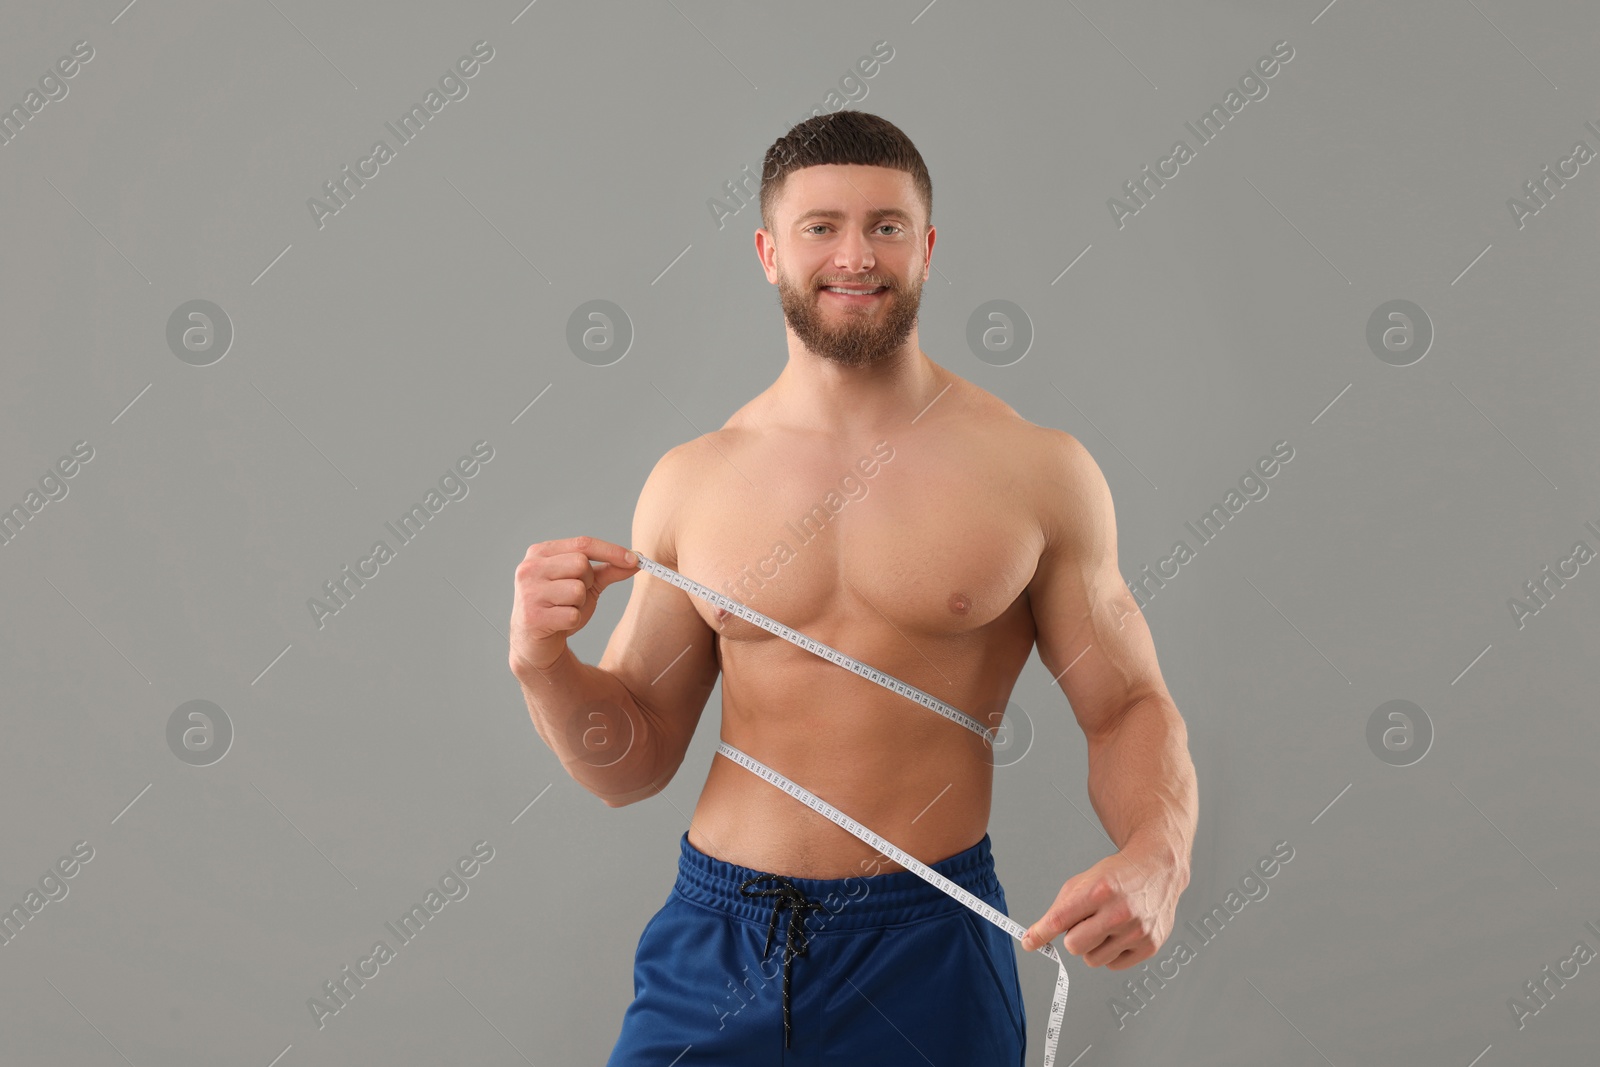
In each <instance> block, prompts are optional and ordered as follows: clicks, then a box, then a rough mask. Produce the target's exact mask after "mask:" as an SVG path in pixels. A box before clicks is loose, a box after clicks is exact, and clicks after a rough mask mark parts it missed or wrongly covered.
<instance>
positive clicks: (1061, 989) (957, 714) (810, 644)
mask: <svg viewBox="0 0 1600 1067" xmlns="http://www.w3.org/2000/svg"><path fill="white" fill-rule="evenodd" d="M636 554H637V555H638V556H639V568H640V569H641V570H644V571H647V572H649V573H650V574H653V575H655V576H656V577H657V578H660V579H661V580H663V581H666V582H670V583H672V584H673V585H675V586H677V587H678V588H679V589H682V590H684V591H685V592H688V593H693V594H694V595H695V596H697V597H700V598H701V599H703V600H708V601H710V602H711V603H713V604H715V605H717V606H718V607H720V608H723V609H725V610H727V611H729V612H731V613H733V614H735V615H737V616H739V617H740V618H741V619H744V620H745V621H746V622H751V623H754V624H755V625H757V626H759V627H761V628H762V629H764V630H769V631H771V632H772V633H775V634H777V635H778V636H779V637H783V638H787V639H788V640H790V641H793V642H794V643H795V644H797V645H799V646H800V647H801V648H803V649H805V650H806V651H808V652H813V653H815V654H816V655H818V656H821V657H822V658H823V659H825V660H828V661H829V662H831V663H837V664H838V665H839V666H841V667H844V668H846V669H848V670H851V671H854V672H855V673H857V674H859V675H861V676H862V677H863V678H866V679H868V680H870V681H873V682H877V683H878V684H879V685H881V686H883V687H884V688H885V689H892V690H894V691H895V692H896V693H899V694H900V695H901V696H904V697H909V698H910V699H912V700H915V701H916V702H917V703H919V704H921V705H923V706H924V707H928V708H932V709H933V710H934V711H937V712H938V713H939V714H940V715H943V716H944V717H945V718H947V719H950V720H951V721H953V722H957V723H960V724H961V725H962V726H965V727H966V728H967V729H969V730H972V731H973V732H974V733H976V734H978V735H979V736H981V737H983V738H984V740H986V741H989V742H990V743H991V744H992V743H993V741H994V733H995V731H993V730H991V729H989V728H988V727H985V726H983V725H982V724H980V723H979V722H978V721H977V720H976V719H974V718H973V717H972V716H970V715H968V714H966V713H965V712H963V711H959V710H957V709H956V708H953V707H951V706H950V705H949V704H946V703H945V702H944V701H942V700H940V699H939V698H938V697H936V696H932V695H931V694H928V693H925V692H923V691H922V690H920V689H918V688H917V687H916V686H912V685H907V684H906V683H905V682H902V681H900V679H898V678H895V677H894V676H892V675H888V674H885V673H883V672H882V671H880V670H877V669H876V668H873V667H869V666H867V665H866V664H865V663H862V662H860V661H859V660H855V659H852V658H850V657H849V656H847V655H845V654H844V653H843V652H840V651H838V650H837V649H834V648H830V647H828V646H827V645H825V644H823V643H822V642H821V641H814V640H812V639H811V638H809V637H807V636H806V635H805V634H803V633H801V632H800V631H798V630H795V629H791V628H790V627H788V626H785V625H783V624H782V623H780V622H774V621H773V620H772V619H769V618H767V617H766V616H765V615H763V614H761V613H760V612H759V611H756V610H755V609H754V608H750V607H747V606H746V605H744V604H741V603H739V602H738V601H737V600H732V599H730V598H728V597H725V596H723V595H722V594H721V593H718V592H716V591H715V590H713V589H708V588H706V587H705V586H703V585H701V584H700V583H699V582H696V581H692V580H690V579H688V578H685V577H684V576H683V575H681V574H679V573H678V572H677V571H675V570H673V569H672V568H671V567H667V566H664V565H662V564H660V563H657V562H656V561H655V560H653V559H651V558H649V557H648V556H645V555H644V554H642V553H636ZM717 751H718V752H719V753H721V754H722V755H724V756H726V757H727V758H728V759H731V760H733V761H734V762H735V763H737V764H739V765H740V766H742V767H744V768H745V769H746V770H748V771H751V772H753V773H755V774H757V775H759V776H760V777H762V778H765V779H766V780H767V781H769V782H771V783H772V784H773V785H775V786H777V787H778V788H779V789H782V790H783V791H784V792H785V793H788V794H789V795H790V796H792V797H794V798H795V799H796V800H798V801H800V802H801V803H803V804H805V805H806V806H807V807H809V808H811V809H812V810H813V811H815V812H817V813H818V814H819V815H822V816H824V817H825V818H827V819H830V820H832V821H833V822H835V823H837V824H838V825H839V826H841V827H843V828H844V829H846V830H848V831H849V832H850V833H852V834H854V835H855V836H856V837H859V838H860V839H861V840H863V841H865V842H866V843H867V844H869V845H871V846H872V847H873V848H875V849H877V850H878V851H879V852H881V853H882V854H883V855H884V856H886V857H888V858H889V859H892V860H894V861H895V862H896V863H898V864H900V865H901V866H902V867H904V868H906V869H907V870H909V871H912V872H914V873H915V874H917V875H918V876H919V877H921V878H922V879H923V881H925V882H928V883H930V884H932V885H933V886H935V887H936V888H938V889H940V890H942V891H943V892H945V893H947V894H949V895H950V896H952V897H954V898H955V899H956V900H958V901H960V902H961V903H963V904H965V905H966V906H967V907H969V908H971V909H972V910H973V911H975V912H977V913H978V914H979V915H981V916H983V917H984V918H985V919H988V920H989V921H990V922H992V923H994V924H995V925H996V926H998V927H1000V929H1002V930H1004V931H1005V932H1006V933H1008V934H1010V935H1011V936H1012V937H1014V938H1016V939H1017V940H1018V941H1021V940H1022V939H1023V937H1024V936H1025V935H1026V934H1027V932H1028V930H1027V928H1026V927H1025V926H1023V925H1022V924H1021V923H1019V922H1017V921H1016V920H1015V919H1012V918H1011V917H1010V916H1008V915H1005V914H1003V913H1002V912H1000V911H999V910H998V909H996V908H993V907H991V906H989V905H988V904H986V903H985V902H984V901H982V900H980V899H978V898H977V897H975V896H973V895H972V894H971V893H969V892H967V891H966V890H965V889H963V888H961V887H960V886H958V885H956V884H955V883H954V882H952V881H951V880H950V879H948V878H946V877H945V876H944V875H942V874H940V873H939V872H938V871H936V870H934V869H933V868H932V867H929V866H928V865H927V864H925V863H923V862H922V861H921V860H919V859H917V858H916V857H915V856H913V855H911V854H910V853H909V852H906V851H904V850H903V849H900V848H897V847H896V846H894V845H892V844H890V843H889V842H888V841H885V840H884V839H883V838H881V837H879V836H878V835H877V834H875V833H873V832H872V831H871V830H869V829H867V828H866V827H865V826H862V825H861V824H860V823H858V822H856V821H855V820H854V819H852V818H851V817H850V816H848V815H846V814H845V813H844V812H842V811H840V810H839V809H838V808H836V807H834V806H833V805H832V804H829V803H828V802H827V801H826V800H823V799H822V798H821V797H819V796H817V795H816V794H814V793H811V792H808V791H807V790H806V789H804V788H802V787H801V786H798V785H796V784H795V783H793V782H791V781H790V780H789V779H787V778H785V777H784V776H783V775H781V774H779V773H778V772H777V771H775V770H773V769H772V768H770V767H768V766H766V765H765V764H763V763H760V762H759V761H757V760H755V759H753V758H751V757H750V756H748V755H746V754H745V753H743V752H741V751H739V750H738V749H736V748H734V747H733V746H732V745H730V744H728V743H727V742H726V741H720V740H719V741H718V742H717ZM1038 951H1039V954H1040V955H1042V956H1046V957H1048V958H1049V959H1052V960H1054V961H1055V964H1056V991H1055V995H1054V996H1053V997H1052V998H1051V1000H1050V1022H1049V1023H1048V1024H1047V1025H1046V1026H1045V1031H1044V1067H1052V1065H1053V1064H1054V1063H1055V1059H1056V1044H1057V1042H1058V1041H1060V1039H1061V1020H1062V1017H1063V1016H1064V1015H1066V1011H1067V965H1066V963H1065V962H1064V961H1063V960H1062V959H1061V955H1060V953H1058V952H1057V951H1056V947H1055V945H1054V944H1053V943H1051V942H1046V943H1045V944H1044V945H1043V946H1041V947H1040V948H1039V950H1038Z"/></svg>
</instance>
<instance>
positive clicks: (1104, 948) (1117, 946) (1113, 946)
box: [1077, 932, 1138, 967]
mask: <svg viewBox="0 0 1600 1067" xmlns="http://www.w3.org/2000/svg"><path fill="white" fill-rule="evenodd" d="M1137 941H1138V937H1137V936H1136V935H1135V934H1134V933H1132V932H1127V933H1122V932H1119V933H1113V934H1111V935H1109V936H1107V937H1105V938H1103V939H1102V940H1101V941H1100V942H1099V943H1098V944H1096V945H1094V946H1093V947H1091V948H1088V949H1086V950H1084V951H1083V952H1080V953H1077V955H1079V956H1081V957H1082V959H1083V962H1084V965H1085V966H1088V967H1100V966H1103V965H1105V964H1108V963H1111V962H1112V961H1113V960H1116V959H1118V958H1120V957H1121V956H1122V955H1123V954H1124V953H1126V952H1132V951H1137V946H1136V942H1137Z"/></svg>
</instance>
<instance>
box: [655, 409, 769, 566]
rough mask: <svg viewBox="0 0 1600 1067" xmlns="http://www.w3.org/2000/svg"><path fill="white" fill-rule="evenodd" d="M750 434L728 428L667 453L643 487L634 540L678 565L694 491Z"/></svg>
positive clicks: (658, 557) (664, 560) (660, 559)
mask: <svg viewBox="0 0 1600 1067" xmlns="http://www.w3.org/2000/svg"><path fill="white" fill-rule="evenodd" d="M747 437H748V431H741V430H737V429H729V428H723V429H721V430H714V431H712V432H711V433H707V434H701V435H700V436H699V437H696V438H693V439H691V440H688V441H684V442H683V443H682V444H678V445H674V446H673V447H671V448H669V449H667V451H666V452H664V453H662V455H661V457H660V458H659V459H657V460H656V462H655V465H654V466H653V467H651V469H650V473H649V474H648V475H647V476H646V477H645V480H644V486H643V488H641V489H640V490H639V502H638V504H637V506H636V507H635V508H634V518H633V530H634V534H633V544H634V545H635V546H637V547H639V548H640V549H641V550H642V551H643V552H644V553H645V554H646V555H647V556H649V557H650V558H651V559H654V560H656V561H657V562H659V563H663V564H665V565H667V566H669V567H673V568H676V567H677V564H678V544H677V534H678V531H679V529H680V528H681V518H682V517H683V516H685V515H688V514H690V509H692V507H693V503H694V499H695V495H696V494H697V493H698V492H699V491H700V490H701V489H702V488H703V487H705V486H706V485H707V484H709V482H710V481H711V479H713V478H714V476H715V474H716V471H717V468H718V465H719V464H725V463H726V461H727V457H728V456H729V454H730V453H733V452H735V451H736V450H737V449H739V448H741V447H743V446H744V444H745V443H746V438H747ZM652 547H653V548H654V551H652V550H651V549H652Z"/></svg>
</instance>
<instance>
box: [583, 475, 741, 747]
mask: <svg viewBox="0 0 1600 1067" xmlns="http://www.w3.org/2000/svg"><path fill="white" fill-rule="evenodd" d="M677 452H678V450H677V449H674V450H672V451H670V452H668V453H667V454H666V455H665V456H663V457H662V458H661V459H660V460H659V461H658V462H657V463H656V466H655V468H654V469H653V470H652V471H651V472H650V476H649V477H648V478H647V479H646V481H645V485H644V488H643V489H642V490H641V491H640V493H639V502H638V505H637V506H636V507H635V509H634V516H633V531H632V540H631V541H630V542H629V547H630V548H633V549H635V550H636V551H639V552H642V553H644V554H645V555H646V556H648V557H650V558H651V559H653V560H655V561H656V562H657V563H660V564H662V565H664V566H667V567H671V568H672V569H673V570H677V567H678V559H677V547H676V545H675V544H674V541H673V529H674V521H673V508H674V507H675V505H676V503H677V501H678V499H679V498H680V495H681V487H680V486H679V485H677V484H676V483H677V480H678V478H679V477H681V456H680V455H679V454H677ZM599 665H600V667H601V668H602V669H604V670H607V671H610V672H611V673H612V674H613V675H615V676H616V677H617V678H619V679H621V681H622V683H623V684H624V685H625V686H627V688H628V692H630V693H631V694H633V698H634V700H636V701H637V702H638V703H639V705H640V707H641V708H643V709H644V710H645V711H646V712H648V713H649V715H650V719H651V722H652V724H653V725H654V726H656V727H657V728H658V729H660V730H661V731H662V732H663V734H664V737H663V741H664V743H665V745H666V747H668V748H669V749H671V750H672V751H673V753H674V755H675V756H676V757H677V758H678V759H681V758H682V756H683V752H684V751H685V750H686V749H687V748H688V746H689V741H690V739H691V738H692V737H693V736H694V731H695V727H696V725H697V724H698V723H699V721H700V714H701V712H702V711H704V709H705V705H706V700H707V699H708V698H709V697H710V696H711V690H712V689H713V688H715V686H716V681H717V673H718V670H719V666H718V661H717V650H716V634H715V633H714V632H713V631H712V629H711V627H709V626H707V625H706V622H705V620H704V619H702V618H701V617H700V614H699V612H697V611H696V610H695V607H694V604H693V603H691V602H690V600H689V594H688V593H686V592H684V591H683V590H681V589H679V588H678V587H677V586H675V585H673V584H671V583H670V582H667V581H664V580H662V579H660V578H657V577H656V576H655V575H653V574H648V573H646V572H644V571H642V570H641V571H639V572H637V573H636V574H635V575H634V576H633V578H632V580H631V581H630V582H629V593H628V604H627V606H626V607H625V608H624V609H623V612H622V618H621V619H620V620H619V621H618V622H617V626H616V628H615V629H614V630H612V631H611V637H610V640H609V641H607V643H606V650H605V653H604V655H603V656H602V657H601V659H600V664H599Z"/></svg>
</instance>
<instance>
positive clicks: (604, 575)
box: [594, 549, 639, 595]
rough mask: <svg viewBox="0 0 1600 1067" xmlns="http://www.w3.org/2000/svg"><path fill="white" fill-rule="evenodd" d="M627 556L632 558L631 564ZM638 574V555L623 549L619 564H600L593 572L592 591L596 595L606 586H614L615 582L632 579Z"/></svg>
mask: <svg viewBox="0 0 1600 1067" xmlns="http://www.w3.org/2000/svg"><path fill="white" fill-rule="evenodd" d="M629 556H632V557H633V561H632V562H631V563H630V562H629V561H628V557H629ZM638 573H639V556H638V554H637V553H635V552H630V551H628V550H626V549H624V550H623V555H622V559H621V561H620V562H617V563H612V562H606V563H602V564H601V565H600V566H599V568H598V569H596V570H595V572H594V591H595V593H596V594H597V595H598V594H599V593H600V591H601V590H602V589H604V588H605V587H606V586H608V585H612V584H614V583H616V582H620V581H622V579H624V578H632V577H633V576H634V575H635V574H638Z"/></svg>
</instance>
